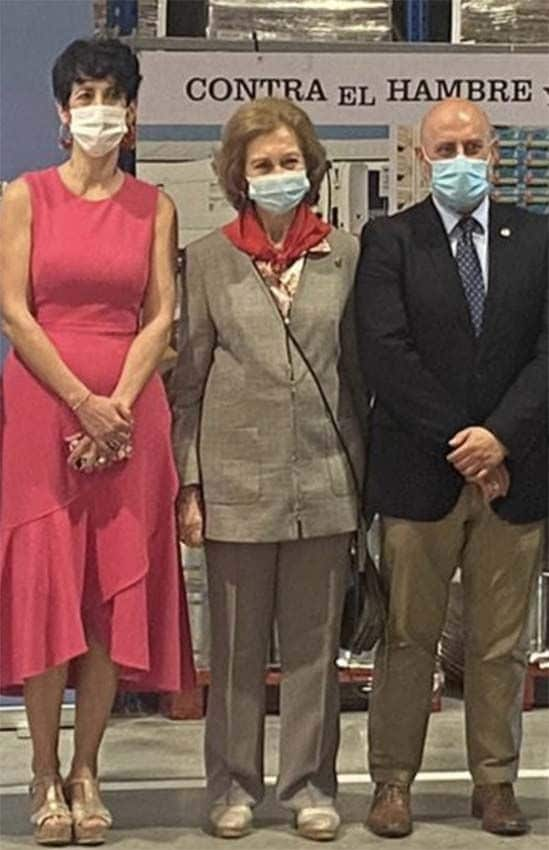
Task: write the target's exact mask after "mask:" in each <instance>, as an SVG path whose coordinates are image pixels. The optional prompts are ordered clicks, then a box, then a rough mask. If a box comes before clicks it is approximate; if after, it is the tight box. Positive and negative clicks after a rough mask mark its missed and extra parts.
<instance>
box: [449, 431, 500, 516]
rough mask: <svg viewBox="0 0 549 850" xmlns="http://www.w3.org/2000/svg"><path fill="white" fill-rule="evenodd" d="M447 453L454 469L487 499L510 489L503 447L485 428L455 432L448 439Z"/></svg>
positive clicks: (498, 495) (498, 496) (495, 497)
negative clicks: (448, 449)
mask: <svg viewBox="0 0 549 850" xmlns="http://www.w3.org/2000/svg"><path fill="white" fill-rule="evenodd" d="M450 446H451V447H452V449H453V450H452V451H451V452H450V453H449V454H448V455H446V460H448V461H449V462H450V463H451V464H452V465H453V466H454V468H455V469H456V470H457V472H459V473H460V474H461V475H463V477H464V478H465V480H466V481H467V482H468V483H470V484H476V485H477V487H479V488H480V491H481V493H482V496H483V498H484V500H485V501H486V502H491V501H492V500H493V499H500V498H502V497H503V496H506V495H507V493H508V491H509V485H510V483H511V479H510V477H509V471H508V469H507V466H506V465H505V462H504V461H505V456H506V454H507V451H506V449H505V446H504V445H503V444H502V443H501V442H500V441H499V440H498V438H497V437H496V436H495V435H494V434H492V432H491V431H489V430H488V429H487V428H482V427H481V426H472V427H469V428H464V429H463V430H462V431H458V433H457V434H455V435H454V437H452V439H451V440H450Z"/></svg>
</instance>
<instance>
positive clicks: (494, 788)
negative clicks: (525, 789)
mask: <svg viewBox="0 0 549 850" xmlns="http://www.w3.org/2000/svg"><path fill="white" fill-rule="evenodd" d="M471 810H472V814H473V817H476V818H482V828H483V829H484V830H486V832H494V833H495V834H496V835H524V833H525V832H528V830H529V824H528V821H527V819H526V816H525V815H524V814H523V812H522V811H521V810H520V807H519V805H518V803H517V801H516V800H515V794H514V792H513V786H512V785H511V783H510V782H499V783H497V784H494V785H475V789H474V791H473V799H472V806H471Z"/></svg>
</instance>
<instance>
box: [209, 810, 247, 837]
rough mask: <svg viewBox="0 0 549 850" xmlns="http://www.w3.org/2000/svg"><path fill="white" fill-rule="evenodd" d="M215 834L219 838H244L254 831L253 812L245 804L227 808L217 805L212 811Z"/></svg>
mask: <svg viewBox="0 0 549 850" xmlns="http://www.w3.org/2000/svg"><path fill="white" fill-rule="evenodd" d="M210 823H211V825H212V831H213V834H214V835H216V836H217V837H218V838H242V837H243V836H244V835H248V834H249V833H250V832H251V831H252V810H251V808H250V806H246V805H245V804H242V805H239V806H227V805H225V804H224V803H216V805H215V806H212V808H211V810H210Z"/></svg>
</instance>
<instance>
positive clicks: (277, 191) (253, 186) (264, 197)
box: [247, 171, 311, 215]
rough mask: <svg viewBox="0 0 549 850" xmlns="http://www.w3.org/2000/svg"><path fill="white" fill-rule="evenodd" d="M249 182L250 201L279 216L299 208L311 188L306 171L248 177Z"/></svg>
mask: <svg viewBox="0 0 549 850" xmlns="http://www.w3.org/2000/svg"><path fill="white" fill-rule="evenodd" d="M247 180H248V197H249V199H250V201H255V203H256V204H257V205H258V207H261V208H262V209H264V210H267V211H268V212H271V213H276V214H279V215H280V214H282V213H286V212H289V211H290V210H293V209H294V207H297V205H298V204H300V203H301V201H302V200H303V198H304V197H305V195H306V194H307V192H308V191H309V189H310V188H311V184H310V183H309V178H308V177H307V173H306V172H305V171H284V172H283V173H282V174H267V175H266V176H265V177H248V178H247Z"/></svg>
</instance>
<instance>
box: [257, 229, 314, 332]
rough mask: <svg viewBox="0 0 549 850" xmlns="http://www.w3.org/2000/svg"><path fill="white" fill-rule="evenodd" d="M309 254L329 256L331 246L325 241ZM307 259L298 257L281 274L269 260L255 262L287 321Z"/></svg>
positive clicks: (304, 256)
mask: <svg viewBox="0 0 549 850" xmlns="http://www.w3.org/2000/svg"><path fill="white" fill-rule="evenodd" d="M307 253H308V254H329V253H330V245H329V244H328V241H327V240H326V239H323V240H322V241H321V242H319V243H318V245H315V246H314V248H310V249H309V251H308V252H307ZM306 257H307V254H303V256H302V257H298V258H297V260H294V262H293V263H292V265H291V266H288V268H287V269H284V271H283V272H279V271H278V270H277V269H276V268H274V267H273V264H272V263H271V262H269V261H268V260H256V262H255V264H256V267H257V270H258V272H259V274H260V275H261V277H262V278H263V281H264V282H265V283H266V284H267V286H268V287H269V289H270V290H271V292H272V294H273V297H274V299H275V301H276V303H277V305H278V309H279V310H280V312H281V313H282V315H283V317H284V318H285V319H286V318H287V317H288V316H289V315H290V310H291V309H292V302H293V299H294V295H295V293H296V292H297V287H298V286H299V281H300V280H301V274H302V272H303V266H304V265H305V259H306Z"/></svg>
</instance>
